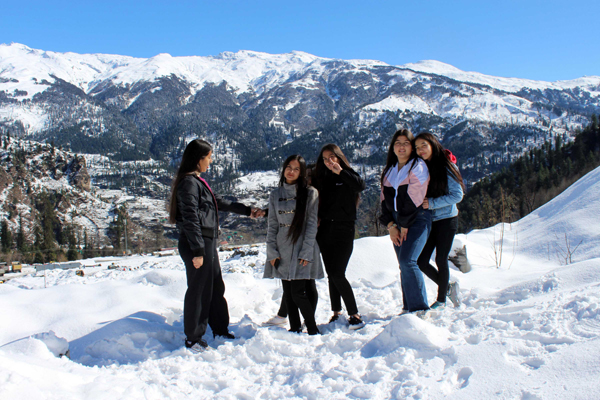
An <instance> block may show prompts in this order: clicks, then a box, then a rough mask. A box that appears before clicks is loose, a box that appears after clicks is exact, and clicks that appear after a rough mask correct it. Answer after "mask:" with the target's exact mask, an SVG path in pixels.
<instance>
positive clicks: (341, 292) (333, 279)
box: [317, 220, 358, 315]
mask: <svg viewBox="0 0 600 400" xmlns="http://www.w3.org/2000/svg"><path fill="white" fill-rule="evenodd" d="M317 243H318V244H319V249H321V256H322V257H323V264H325V271H327V278H328V280H329V297H330V298H331V310H332V311H342V299H344V303H345V304H346V310H347V311H348V315H354V314H358V308H357V307H356V299H355V298H354V292H353V291H352V286H351V285H350V282H348V279H346V268H347V267H348V261H350V256H351V255H352V249H353V248H354V221H326V220H321V224H320V225H319V231H318V232H317Z"/></svg>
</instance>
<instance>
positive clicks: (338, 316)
mask: <svg viewBox="0 0 600 400" xmlns="http://www.w3.org/2000/svg"><path fill="white" fill-rule="evenodd" d="M338 319H340V314H333V316H332V317H331V318H330V319H329V323H330V324H331V323H332V322H335V321H337V320H338Z"/></svg>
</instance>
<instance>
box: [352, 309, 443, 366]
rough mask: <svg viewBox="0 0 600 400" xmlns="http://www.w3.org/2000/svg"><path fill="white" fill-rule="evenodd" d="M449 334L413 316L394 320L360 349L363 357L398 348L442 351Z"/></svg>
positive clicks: (402, 316) (404, 316)
mask: <svg viewBox="0 0 600 400" xmlns="http://www.w3.org/2000/svg"><path fill="white" fill-rule="evenodd" d="M449 335H450V333H449V332H448V330H446V329H444V328H440V327H437V326H435V325H432V324H430V323H428V322H426V321H423V320H421V319H420V318H418V317H416V316H415V315H412V314H408V315H401V316H399V317H397V318H394V319H393V320H392V321H391V322H390V323H389V324H388V325H387V326H386V327H385V328H384V329H383V332H381V333H380V334H379V335H377V336H376V337H375V338H374V339H373V340H371V341H370V342H369V343H367V344H366V345H365V346H364V347H363V349H362V355H363V356H364V357H374V356H381V355H385V354H388V353H390V352H393V351H395V350H396V349H397V348H398V347H408V348H414V349H436V350H439V349H442V348H443V347H445V346H446V345H447V344H448V337H449Z"/></svg>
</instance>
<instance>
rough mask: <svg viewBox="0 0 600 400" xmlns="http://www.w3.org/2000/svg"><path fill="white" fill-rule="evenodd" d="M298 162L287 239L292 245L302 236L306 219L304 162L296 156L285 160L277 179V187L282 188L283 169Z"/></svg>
mask: <svg viewBox="0 0 600 400" xmlns="http://www.w3.org/2000/svg"><path fill="white" fill-rule="evenodd" d="M294 160H296V161H298V164H300V175H299V176H298V179H297V180H296V210H295V212H294V219H293V220H292V226H290V230H289V231H288V238H290V239H291V240H292V243H296V242H297V241H298V239H299V238H300V235H301V234H302V229H303V228H304V219H305V217H306V204H307V203H308V183H307V177H306V161H304V158H303V157H302V156H300V155H298V154H294V155H291V156H289V157H288V158H286V160H285V161H284V162H283V167H282V168H281V178H280V179H279V186H283V184H284V183H285V169H286V168H287V166H288V165H289V164H290V163H291V162H292V161H294Z"/></svg>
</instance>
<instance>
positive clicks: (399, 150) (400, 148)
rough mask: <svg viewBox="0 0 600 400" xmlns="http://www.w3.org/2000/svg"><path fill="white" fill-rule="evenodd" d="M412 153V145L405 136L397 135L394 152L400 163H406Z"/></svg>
mask: <svg viewBox="0 0 600 400" xmlns="http://www.w3.org/2000/svg"><path fill="white" fill-rule="evenodd" d="M411 153H412V145H411V144H410V140H408V138H407V137H406V136H398V137H397V138H396V141H395V142H394V154H395V155H396V157H398V162H399V163H400V164H406V162H407V161H408V159H409V158H410V154H411Z"/></svg>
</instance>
